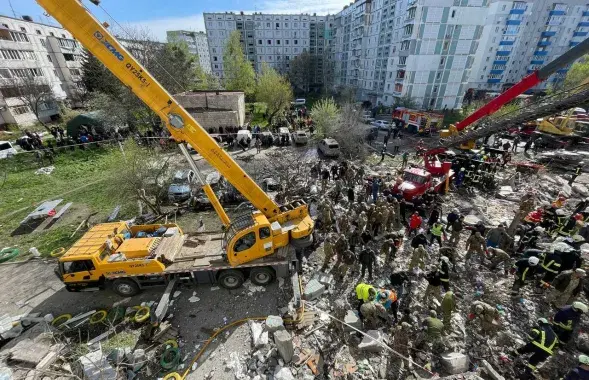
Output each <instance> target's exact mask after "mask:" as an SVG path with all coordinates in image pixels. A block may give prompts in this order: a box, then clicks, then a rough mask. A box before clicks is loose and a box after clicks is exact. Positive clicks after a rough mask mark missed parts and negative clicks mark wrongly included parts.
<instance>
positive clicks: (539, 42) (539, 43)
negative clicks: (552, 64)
mask: <svg viewBox="0 0 589 380" xmlns="http://www.w3.org/2000/svg"><path fill="white" fill-rule="evenodd" d="M550 45H551V42H550V41H538V46H550Z"/></svg>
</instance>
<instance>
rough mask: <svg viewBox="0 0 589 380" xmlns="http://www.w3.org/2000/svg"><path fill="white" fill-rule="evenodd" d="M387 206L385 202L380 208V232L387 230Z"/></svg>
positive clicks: (388, 212) (388, 213)
mask: <svg viewBox="0 0 589 380" xmlns="http://www.w3.org/2000/svg"><path fill="white" fill-rule="evenodd" d="M389 215H390V211H389V207H388V205H387V204H383V205H382V206H381V208H380V228H382V232H387V231H388V228H387V227H388V222H389Z"/></svg>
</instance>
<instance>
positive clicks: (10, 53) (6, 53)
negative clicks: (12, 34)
mask: <svg viewBox="0 0 589 380" xmlns="http://www.w3.org/2000/svg"><path fill="white" fill-rule="evenodd" d="M0 52H2V57H3V58H4V59H22V58H21V56H20V53H19V52H18V50H8V49H2V50H0Z"/></svg>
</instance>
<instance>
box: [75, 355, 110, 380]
mask: <svg viewBox="0 0 589 380" xmlns="http://www.w3.org/2000/svg"><path fill="white" fill-rule="evenodd" d="M79 361H80V364H81V365H82V370H83V371H84V375H85V377H86V378H87V379H88V380H104V379H116V378H117V373H116V371H115V370H114V368H113V367H112V366H111V365H110V364H109V363H108V361H107V359H106V357H105V356H104V355H103V354H102V350H97V351H93V352H90V353H88V354H86V355H84V356H81V357H80V359H79Z"/></svg>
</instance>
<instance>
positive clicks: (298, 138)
mask: <svg viewBox="0 0 589 380" xmlns="http://www.w3.org/2000/svg"><path fill="white" fill-rule="evenodd" d="M292 139H293V140H294V143H295V144H296V145H305V144H306V143H307V142H308V141H309V136H308V135H307V132H305V131H296V132H294V133H293V134H292Z"/></svg>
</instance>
